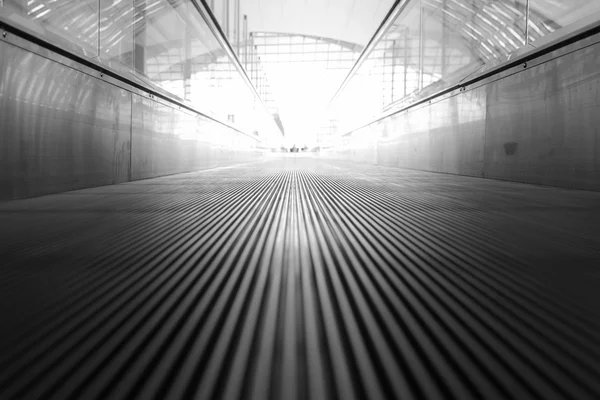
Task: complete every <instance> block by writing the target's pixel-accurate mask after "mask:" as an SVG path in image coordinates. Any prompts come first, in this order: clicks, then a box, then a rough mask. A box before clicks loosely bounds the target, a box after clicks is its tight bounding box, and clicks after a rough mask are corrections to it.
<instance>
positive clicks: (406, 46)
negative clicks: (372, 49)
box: [403, 27, 410, 97]
mask: <svg viewBox="0 0 600 400" xmlns="http://www.w3.org/2000/svg"><path fill="white" fill-rule="evenodd" d="M409 33H410V30H409V29H408V27H407V28H406V29H405V30H404V66H403V68H404V96H403V97H406V95H407V93H408V90H407V88H406V85H407V84H408V63H409V62H410V60H409V57H410V54H409V51H410V47H409V45H410V38H409V37H408V34H409Z"/></svg>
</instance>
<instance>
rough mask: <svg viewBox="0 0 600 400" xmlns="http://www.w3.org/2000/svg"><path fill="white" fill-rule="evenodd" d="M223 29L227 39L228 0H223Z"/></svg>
mask: <svg viewBox="0 0 600 400" xmlns="http://www.w3.org/2000/svg"><path fill="white" fill-rule="evenodd" d="M223 31H224V32H225V37H226V38H227V39H229V0H223Z"/></svg>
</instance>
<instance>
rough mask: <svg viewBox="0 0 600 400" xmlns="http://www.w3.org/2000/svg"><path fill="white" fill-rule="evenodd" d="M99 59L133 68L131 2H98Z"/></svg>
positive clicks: (119, 0) (132, 9) (121, 0)
mask: <svg viewBox="0 0 600 400" xmlns="http://www.w3.org/2000/svg"><path fill="white" fill-rule="evenodd" d="M100 5H101V8H100V57H101V58H103V59H105V60H108V61H111V62H119V63H121V64H123V65H126V66H128V67H129V68H133V11H134V7H133V2H132V1H131V0H110V1H101V2H100Z"/></svg>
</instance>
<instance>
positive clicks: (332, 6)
mask: <svg viewBox="0 0 600 400" xmlns="http://www.w3.org/2000/svg"><path fill="white" fill-rule="evenodd" d="M207 3H208V4H209V5H212V6H213V13H214V14H215V16H216V17H217V19H218V20H219V21H220V22H221V25H222V26H224V25H225V24H224V11H226V6H227V4H226V3H227V0H207ZM393 3H394V0H229V1H228V5H229V21H230V24H229V25H230V30H231V31H232V32H233V29H234V25H235V24H234V23H233V21H234V20H235V10H236V5H237V4H239V9H240V12H239V15H240V19H241V20H243V16H244V15H247V17H248V31H249V32H254V31H260V32H282V33H295V34H301V35H313V36H323V37H327V38H331V39H337V40H344V41H348V42H353V43H357V44H360V45H363V46H364V45H366V44H367V42H368V41H369V39H370V38H371V37H372V36H373V34H374V33H375V30H376V29H377V27H378V26H379V24H380V23H381V21H382V20H383V18H384V17H385V15H386V14H387V13H388V11H389V10H390V8H391V6H392V4H393Z"/></svg>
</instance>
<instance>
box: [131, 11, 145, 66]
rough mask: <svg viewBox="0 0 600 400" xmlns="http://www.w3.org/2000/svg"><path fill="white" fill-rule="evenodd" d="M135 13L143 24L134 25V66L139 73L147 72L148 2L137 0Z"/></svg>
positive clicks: (139, 22)
mask: <svg viewBox="0 0 600 400" xmlns="http://www.w3.org/2000/svg"><path fill="white" fill-rule="evenodd" d="M134 4H135V9H134V11H135V12H134V14H137V15H138V18H137V21H138V22H137V23H138V24H141V26H140V27H139V28H138V27H136V26H134V27H133V32H134V37H133V43H134V44H133V66H134V69H135V71H136V72H137V73H139V74H142V75H145V74H146V2H145V0H135V2H134Z"/></svg>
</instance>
